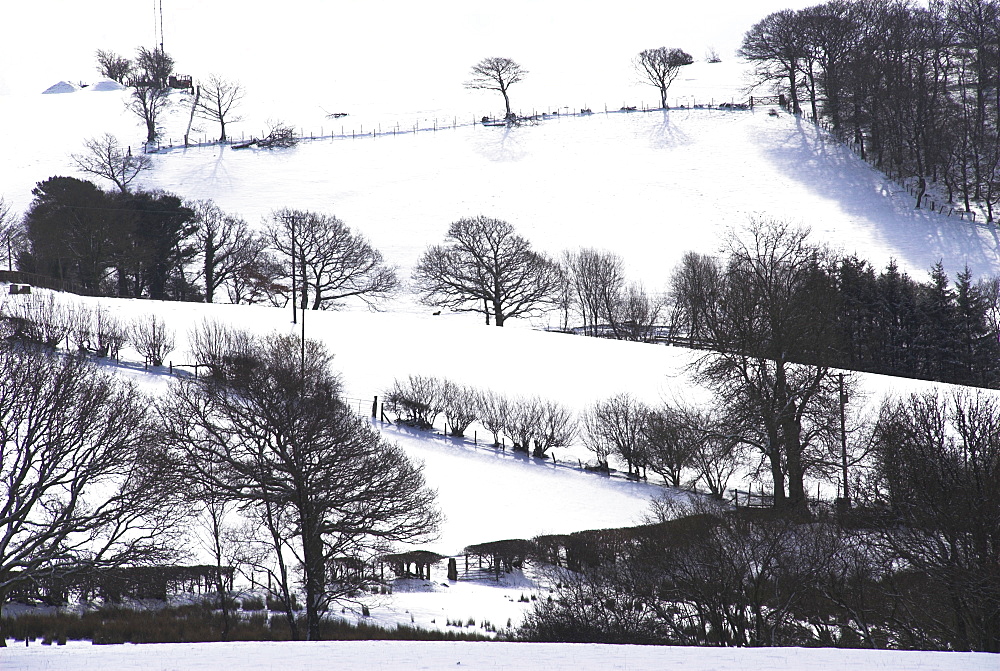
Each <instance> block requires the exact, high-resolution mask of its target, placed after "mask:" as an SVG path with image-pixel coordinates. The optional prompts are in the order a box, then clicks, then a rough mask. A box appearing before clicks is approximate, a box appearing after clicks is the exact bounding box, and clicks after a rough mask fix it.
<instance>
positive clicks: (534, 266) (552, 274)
mask: <svg viewBox="0 0 1000 671" xmlns="http://www.w3.org/2000/svg"><path fill="white" fill-rule="evenodd" d="M447 239H448V240H449V242H450V244H449V245H448V246H435V247H431V248H429V249H428V250H427V251H426V252H424V255H423V256H422V257H421V258H420V261H419V262H418V264H417V267H416V268H415V269H414V271H413V279H414V282H415V284H416V287H417V290H418V291H419V292H420V294H421V300H423V302H425V303H427V304H429V305H437V306H441V307H447V308H451V309H452V310H458V311H462V312H482V313H484V314H485V315H486V323H487V324H489V323H490V317H491V316H492V317H493V319H494V321H495V323H496V325H497V326H503V325H504V322H505V321H506V320H507V319H510V318H511V317H529V316H532V315H535V314H538V313H540V312H541V311H543V310H545V309H548V308H549V307H551V306H552V305H555V304H557V302H558V293H559V286H560V272H559V265H558V264H557V263H555V262H554V261H551V260H550V259H548V258H546V257H545V256H542V255H541V254H539V253H537V252H535V251H533V250H532V249H531V246H530V244H529V243H528V241H527V240H525V239H524V238H522V237H521V236H519V235H517V234H516V233H515V232H514V227H513V226H511V225H510V224H508V223H507V222H506V221H501V220H499V219H491V218H489V217H484V216H479V217H474V218H467V219H459V220H458V221H456V222H454V223H453V224H452V225H451V226H450V227H449V229H448V238H447Z"/></svg>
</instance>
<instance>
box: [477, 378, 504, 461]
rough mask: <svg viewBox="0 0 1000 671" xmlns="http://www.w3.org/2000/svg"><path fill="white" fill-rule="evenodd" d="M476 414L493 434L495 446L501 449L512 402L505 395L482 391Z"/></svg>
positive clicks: (478, 399) (479, 395) (478, 398)
mask: <svg viewBox="0 0 1000 671" xmlns="http://www.w3.org/2000/svg"><path fill="white" fill-rule="evenodd" d="M476 408H477V410H476V414H477V415H479V421H480V422H482V424H483V426H484V427H485V428H486V430H487V431H489V432H490V433H491V434H493V446H494V447H499V446H500V445H501V442H500V441H501V439H502V436H503V432H504V427H505V426H507V423H508V421H509V417H510V402H509V401H508V400H507V397H506V396H504V395H503V394H500V393H498V392H495V391H493V390H486V391H480V392H479V394H478V396H477V401H476Z"/></svg>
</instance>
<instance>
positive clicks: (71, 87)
mask: <svg viewBox="0 0 1000 671" xmlns="http://www.w3.org/2000/svg"><path fill="white" fill-rule="evenodd" d="M79 90H80V87H79V86H77V85H76V84H71V83H70V82H66V81H62V82H57V83H55V84H53V85H52V86H50V87H49V88H47V89H45V90H44V91H42V93H76V92H77V91H79Z"/></svg>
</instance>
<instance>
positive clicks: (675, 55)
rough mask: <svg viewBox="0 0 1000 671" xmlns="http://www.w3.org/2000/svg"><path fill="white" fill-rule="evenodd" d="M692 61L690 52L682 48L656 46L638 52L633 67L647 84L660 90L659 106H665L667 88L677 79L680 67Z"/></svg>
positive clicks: (664, 107)
mask: <svg viewBox="0 0 1000 671" xmlns="http://www.w3.org/2000/svg"><path fill="white" fill-rule="evenodd" d="M692 63H694V58H692V57H691V54H689V53H687V52H686V51H684V50H683V49H677V48H668V47H657V48H655V49H645V50H643V51H641V52H639V55H638V56H636V59H635V69H636V70H637V71H638V72H639V74H640V75H642V76H643V78H644V79H645V81H646V83H647V84H650V85H652V86H655V87H656V89H657V90H658V91H659V92H660V107H662V108H663V109H666V108H667V89H669V88H670V85H671V84H673V83H674V80H675V79H677V75H679V74H680V72H681V68H682V67H684V66H685V65H691V64H692Z"/></svg>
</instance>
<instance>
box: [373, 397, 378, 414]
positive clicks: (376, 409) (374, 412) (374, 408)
mask: <svg viewBox="0 0 1000 671" xmlns="http://www.w3.org/2000/svg"><path fill="white" fill-rule="evenodd" d="M377 411H378V396H375V399H374V400H373V401H372V419H377V418H378V412H377Z"/></svg>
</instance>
